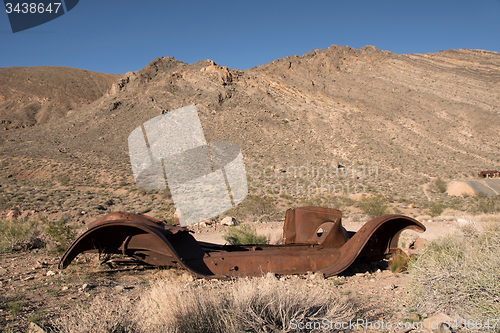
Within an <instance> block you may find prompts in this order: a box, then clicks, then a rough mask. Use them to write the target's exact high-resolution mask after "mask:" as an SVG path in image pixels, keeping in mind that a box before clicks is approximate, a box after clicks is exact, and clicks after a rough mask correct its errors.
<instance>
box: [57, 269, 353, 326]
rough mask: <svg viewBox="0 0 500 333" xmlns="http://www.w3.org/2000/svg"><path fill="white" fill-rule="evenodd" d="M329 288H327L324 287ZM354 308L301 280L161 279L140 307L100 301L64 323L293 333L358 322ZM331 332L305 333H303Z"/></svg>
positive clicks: (122, 299) (122, 298) (62, 321)
mask: <svg viewBox="0 0 500 333" xmlns="http://www.w3.org/2000/svg"><path fill="white" fill-rule="evenodd" d="M325 288H326V287H325ZM354 315H355V312H354V310H353V306H352V302H350V301H349V300H348V299H347V298H346V297H345V296H341V295H340V294H338V293H337V292H336V291H332V290H331V289H328V290H326V289H324V287H322V286H310V285H308V284H307V283H304V281H301V280H286V281H279V280H278V279H275V278H245V279H238V280H234V281H219V282H217V283H210V282H206V283H199V282H198V281H192V280H186V279H182V278H181V279H179V277H173V278H172V279H162V280H157V281H154V282H153V283H152V284H151V287H150V288H149V290H147V291H146V292H145V293H144V294H143V295H142V296H141V299H140V301H139V302H137V303H135V304H132V301H130V299H129V298H128V297H125V296H121V295H118V296H115V297H113V299H106V298H104V297H101V296H99V297H96V298H95V299H94V300H93V302H92V304H90V306H88V307H79V308H77V309H75V310H74V311H72V312H70V313H68V314H66V315H64V316H63V317H61V318H60V319H59V320H58V322H57V323H56V325H57V326H58V328H59V330H60V331H61V332H72V333H81V332H82V333H83V332H179V333H180V332H182V333H184V332H207V333H208V332H209V333H214V332H215V333H237V332H238V333H239V332H258V333H263V332H293V331H295V329H294V328H293V323H294V320H296V321H297V322H304V321H311V322H316V323H317V324H320V323H321V321H322V320H323V319H325V318H326V319H328V321H330V320H332V321H333V322H340V321H349V320H351V319H354ZM302 331H304V332H311V331H314V332H331V330H329V329H323V330H322V329H318V328H316V329H305V330H301V332H302Z"/></svg>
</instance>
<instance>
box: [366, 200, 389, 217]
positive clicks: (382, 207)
mask: <svg viewBox="0 0 500 333" xmlns="http://www.w3.org/2000/svg"><path fill="white" fill-rule="evenodd" d="M359 208H361V210H362V211H363V213H365V214H366V215H368V216H370V217H377V216H381V215H384V214H387V208H388V207H387V199H386V198H385V197H384V196H381V195H377V196H373V197H363V199H361V202H360V203H359Z"/></svg>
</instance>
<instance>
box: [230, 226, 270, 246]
mask: <svg viewBox="0 0 500 333" xmlns="http://www.w3.org/2000/svg"><path fill="white" fill-rule="evenodd" d="M222 238H224V240H225V241H226V242H228V243H229V244H231V245H246V244H264V243H266V241H267V239H266V236H257V231H256V230H255V227H252V226H250V225H248V224H241V225H239V226H231V227H229V230H228V231H227V232H226V233H225V234H224V235H223V236H222Z"/></svg>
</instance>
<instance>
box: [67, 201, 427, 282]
mask: <svg viewBox="0 0 500 333" xmlns="http://www.w3.org/2000/svg"><path fill="white" fill-rule="evenodd" d="M405 229H411V230H415V231H418V232H423V231H425V227H424V226H423V225H422V224H421V223H420V222H418V221H416V220H414V219H412V218H410V217H407V216H404V215H394V214H391V215H384V216H380V217H377V218H374V219H372V220H370V221H368V222H367V223H366V224H365V225H363V227H362V228H361V229H360V230H359V231H358V232H356V233H354V232H349V231H346V230H345V229H344V227H343V226H342V213H341V212H340V211H339V210H336V209H328V208H321V207H299V208H296V209H289V210H288V211H287V212H286V218H285V224H284V230H283V244H281V245H219V244H211V243H206V242H199V241H197V240H196V239H195V238H194V237H193V236H192V235H191V232H190V231H189V230H188V229H187V228H186V227H179V226H170V225H167V224H166V223H164V222H163V221H160V220H157V219H154V218H152V217H149V216H146V215H138V214H132V213H121V212H114V213H110V214H107V215H105V216H103V217H101V218H99V219H98V220H96V221H94V222H92V223H91V224H90V226H89V229H88V230H87V231H86V232H85V233H83V234H82V235H80V236H79V237H78V238H77V239H76V240H75V241H74V242H73V244H72V245H71V246H70V248H69V249H68V251H67V252H66V253H65V254H64V256H63V257H62V259H61V262H60V264H59V267H60V268H65V267H67V266H68V265H69V264H70V263H71V261H72V260H73V259H74V258H75V257H76V256H77V255H78V254H79V253H84V252H99V253H115V254H123V255H126V256H128V257H131V258H134V259H135V260H136V261H138V262H141V263H144V264H148V265H155V266H167V267H168V266H177V267H181V268H184V269H186V270H187V271H189V272H190V273H192V274H193V275H195V276H197V277H200V278H209V279H210V278H218V279H224V278H231V277H243V276H261V275H265V274H266V273H268V272H272V273H275V274H305V273H307V272H320V273H323V274H324V275H325V276H326V277H328V276H332V275H336V274H339V273H341V272H342V271H344V270H345V269H347V268H348V267H349V266H350V265H351V264H352V263H353V262H354V261H355V260H371V261H379V260H381V259H383V258H384V257H386V256H387V255H389V254H391V253H394V252H396V251H398V247H397V246H398V240H399V236H400V234H401V232H402V231H403V230H405Z"/></svg>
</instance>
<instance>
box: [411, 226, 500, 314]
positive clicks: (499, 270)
mask: <svg viewBox="0 0 500 333" xmlns="http://www.w3.org/2000/svg"><path fill="white" fill-rule="evenodd" d="M472 229H474V224H473V223H469V224H468V225H467V226H466V227H465V228H464V230H463V231H464V233H465V235H454V236H447V237H445V238H440V239H438V240H435V241H433V242H431V243H430V244H429V245H428V246H427V247H426V251H425V252H424V253H423V255H421V256H420V257H419V258H418V259H417V260H415V261H412V262H411V263H410V265H409V273H410V276H411V279H412V287H411V296H412V302H413V307H414V308H415V309H416V310H418V311H420V312H421V313H425V312H427V313H429V312H433V313H434V312H436V313H437V312H445V313H448V314H450V315H458V316H461V317H462V318H466V319H471V318H473V319H474V320H476V319H482V320H486V319H491V318H499V316H500V303H499V301H498V295H499V294H500V285H499V283H498V276H500V227H499V226H498V225H497V226H494V227H492V228H490V229H486V230H485V231H483V232H479V231H478V230H477V229H476V230H472ZM483 322H484V321H483Z"/></svg>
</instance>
